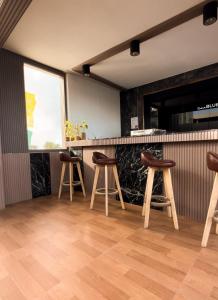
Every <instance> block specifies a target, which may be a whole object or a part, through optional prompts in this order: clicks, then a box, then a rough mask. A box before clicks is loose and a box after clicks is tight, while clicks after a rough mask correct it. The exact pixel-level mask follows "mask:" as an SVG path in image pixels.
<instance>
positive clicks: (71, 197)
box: [69, 163, 74, 202]
mask: <svg viewBox="0 0 218 300" xmlns="http://www.w3.org/2000/svg"><path fill="white" fill-rule="evenodd" d="M69 183H70V201H71V202H72V201H73V190H74V187H73V164H72V163H69Z"/></svg>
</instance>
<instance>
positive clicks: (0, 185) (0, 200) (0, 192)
mask: <svg viewBox="0 0 218 300" xmlns="http://www.w3.org/2000/svg"><path fill="white" fill-rule="evenodd" d="M3 208H5V191H4V177H3V159H2V148H1V132H0V209H3Z"/></svg>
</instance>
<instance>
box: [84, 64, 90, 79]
mask: <svg viewBox="0 0 218 300" xmlns="http://www.w3.org/2000/svg"><path fill="white" fill-rule="evenodd" d="M83 75H84V76H86V77H89V76H90V65H88V64H86V65H83Z"/></svg>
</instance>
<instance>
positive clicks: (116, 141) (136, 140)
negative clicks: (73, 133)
mask: <svg viewBox="0 0 218 300" xmlns="http://www.w3.org/2000/svg"><path fill="white" fill-rule="evenodd" d="M214 140H218V129H215V130H208V131H206V130H205V131H197V132H196V131H195V132H187V133H171V134H163V135H146V136H137V137H118V138H107V139H93V140H80V141H72V142H66V146H67V147H89V146H111V145H126V144H143V143H146V144H147V143H149V144H150V143H179V142H192V141H214Z"/></svg>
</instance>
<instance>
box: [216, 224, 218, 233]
mask: <svg viewBox="0 0 218 300" xmlns="http://www.w3.org/2000/svg"><path fill="white" fill-rule="evenodd" d="M215 233H216V234H218V224H216V229H215Z"/></svg>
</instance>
